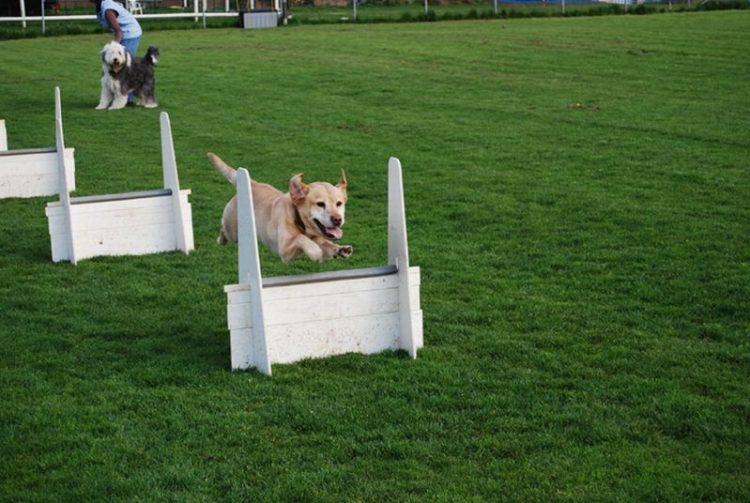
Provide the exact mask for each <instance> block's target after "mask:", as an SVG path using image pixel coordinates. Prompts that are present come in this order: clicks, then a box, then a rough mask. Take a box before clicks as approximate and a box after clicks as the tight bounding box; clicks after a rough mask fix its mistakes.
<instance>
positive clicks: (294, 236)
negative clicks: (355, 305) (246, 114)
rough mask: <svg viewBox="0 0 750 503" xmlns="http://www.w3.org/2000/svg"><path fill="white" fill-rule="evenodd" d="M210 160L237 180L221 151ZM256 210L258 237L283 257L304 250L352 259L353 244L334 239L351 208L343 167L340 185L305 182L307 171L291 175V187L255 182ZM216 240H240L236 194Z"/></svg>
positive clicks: (325, 256) (316, 255) (322, 257)
mask: <svg viewBox="0 0 750 503" xmlns="http://www.w3.org/2000/svg"><path fill="white" fill-rule="evenodd" d="M208 159H209V160H210V161H211V164H213V165H214V167H215V168H216V169H217V170H218V171H219V173H221V174H222V175H224V177H225V178H226V179H227V180H229V182H230V183H231V184H232V185H234V184H235V183H236V178H237V172H236V170H235V169H234V168H232V167H231V166H229V165H227V163H225V162H224V161H222V160H221V159H220V158H219V157H218V156H217V155H215V154H212V153H209V154H208ZM252 191H253V210H254V211H255V227H256V232H257V233H258V239H260V241H261V242H263V244H264V245H266V246H267V247H268V249H269V250H271V251H272V252H273V253H274V254H276V255H278V256H279V258H281V260H282V261H283V262H285V263H286V262H289V261H290V260H292V259H293V258H295V257H297V256H299V255H300V254H302V253H304V254H305V255H307V256H308V257H310V258H311V259H312V260H315V261H318V262H319V261H322V260H328V259H332V258H337V257H344V258H348V257H350V256H351V254H352V251H353V249H352V247H351V246H347V245H344V246H339V245H337V244H335V243H333V242H332V240H339V239H341V237H342V236H343V231H342V230H341V226H342V225H344V210H345V207H346V174H345V173H344V170H343V169H342V170H341V180H340V181H339V183H338V184H337V185H331V184H330V183H327V182H313V183H311V184H309V185H308V184H305V183H303V182H302V174H299V175H296V176H294V177H292V178H291V179H290V180H289V192H288V193H286V194H284V193H283V192H281V191H280V190H277V189H275V188H274V187H272V186H270V185H268V184H265V183H258V182H256V181H253V182H252ZM217 242H218V243H219V244H221V245H224V244H226V243H227V242H233V243H236V242H237V196H234V197H233V198H232V199H231V200H230V201H229V202H228V203H227V205H226V206H225V207H224V213H223V215H222V217H221V230H220V232H219V238H218V239H217Z"/></svg>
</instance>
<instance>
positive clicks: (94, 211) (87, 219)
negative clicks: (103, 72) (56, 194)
mask: <svg viewBox="0 0 750 503" xmlns="http://www.w3.org/2000/svg"><path fill="white" fill-rule="evenodd" d="M160 123H161V154H162V156H161V157H162V169H163V171H164V188H163V189H158V190H149V191H143V192H127V193H122V194H108V195H102V196H83V197H70V195H69V194H68V191H67V190H65V187H66V185H65V184H66V181H65V177H64V176H63V177H62V184H63V185H62V187H61V188H60V201H58V202H53V203H49V204H48V205H47V210H46V213H47V219H48V222H49V234H50V239H51V243H52V260H53V261H54V262H60V261H64V260H67V261H70V262H72V263H73V264H75V263H76V262H77V261H78V260H81V259H85V258H90V257H97V256H100V255H145V254H149V253H159V252H164V251H173V250H182V251H183V252H184V253H188V252H190V250H192V249H193V248H194V245H193V217H192V213H191V209H190V203H189V202H188V195H189V194H190V190H180V183H179V179H178V178H177V162H176V160H175V155H174V145H173V143H172V129H171V126H170V123H169V116H168V115H167V113H166V112H162V113H161V116H160ZM57 131H58V135H59V138H60V142H62V128H61V126H60V123H59V122H58V123H57Z"/></svg>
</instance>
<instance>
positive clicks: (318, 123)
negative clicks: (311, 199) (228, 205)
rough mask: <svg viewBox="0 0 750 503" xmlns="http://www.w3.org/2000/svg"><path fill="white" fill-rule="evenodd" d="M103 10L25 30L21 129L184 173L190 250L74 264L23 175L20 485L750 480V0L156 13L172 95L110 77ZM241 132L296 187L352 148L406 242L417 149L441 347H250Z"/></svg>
mask: <svg viewBox="0 0 750 503" xmlns="http://www.w3.org/2000/svg"><path fill="white" fill-rule="evenodd" d="M107 39H108V36H107V35H106V34H96V35H81V36H61V37H55V38H47V39H42V38H38V39H30V40H12V41H5V42H0V118H3V119H5V120H6V124H7V128H8V136H9V146H10V147H11V148H27V147H38V146H45V145H51V144H53V143H54V132H53V87H54V86H55V85H59V86H60V87H61V88H62V96H63V116H64V122H65V133H66V140H67V143H68V145H69V146H73V147H75V148H76V182H77V187H78V190H77V191H76V195H86V194H106V193H110V192H123V191H131V190H141V189H153V188H156V187H158V186H159V184H160V183H161V170H160V152H159V139H158V113H159V111H168V112H169V114H170V116H171V119H172V127H173V132H174V136H175V150H176V154H177V161H178V165H179V168H180V178H181V184H182V186H183V187H185V188H190V189H192V195H191V199H190V200H191V203H192V208H193V223H194V232H195V241H196V250H195V251H194V252H193V253H191V254H190V255H188V256H185V255H182V254H180V253H168V254H161V255H152V256H143V257H117V258H97V259H93V260H85V261H82V262H81V263H79V265H78V266H72V265H70V264H67V263H62V264H53V263H52V262H51V260H50V249H49V237H48V234H47V222H46V219H45V216H44V207H45V205H46V203H47V201H49V200H53V199H54V198H47V199H45V198H37V199H26V200H21V199H6V200H1V201H0V403H2V407H0V500H2V501H12V502H22V501H89V500H98V501H118V500H128V501H132V500H141V501H169V500H173V501H224V500H226V501H331V502H334V501H446V502H448V501H450V502H453V501H497V500H511V501H523V502H527V501H544V502H546V501H675V502H683V501H698V500H708V501H737V502H741V501H748V500H750V448H749V447H748V446H749V445H750V398H748V397H749V396H750V339H749V336H750V329H749V327H750V247H749V246H748V245H749V244H750V238H749V236H750V172H749V171H748V161H749V160H750V155H749V153H750V136H749V135H748V132H749V131H750V92H748V90H749V89H748V82H750V12H748V11H735V12H716V13H690V14H664V15H653V16H617V17H600V18H552V19H524V20H520V19H519V20H501V21H470V22H450V23H448V22H444V23H410V24H366V25H328V26H296V27H287V28H284V29H276V30H260V31H243V30H239V29H215V30H191V31H163V32H159V31H147V33H146V35H145V37H144V40H143V42H142V46H143V48H145V47H146V46H147V45H149V44H154V45H158V46H159V47H160V49H161V54H162V58H161V63H160V66H159V67H158V70H157V76H158V87H157V95H158V97H159V99H160V104H161V106H160V108H159V109H156V110H145V109H141V108H128V109H126V110H122V111H118V112H101V111H96V110H94V106H95V105H96V104H97V102H98V95H99V89H98V87H99V82H98V80H99V59H98V58H99V55H98V51H99V49H100V48H101V46H102V45H103V44H104V43H105V42H106V41H107ZM209 150H211V151H214V152H217V153H218V154H220V155H221V156H222V157H224V158H225V159H226V160H227V161H228V162H230V163H232V164H235V165H242V166H246V167H248V168H250V169H251V172H252V174H253V176H254V177H255V178H257V179H260V180H264V181H267V182H269V183H272V184H274V185H276V186H278V187H284V186H285V184H286V181H287V180H288V178H289V177H290V176H291V175H292V174H295V173H297V172H299V171H304V172H305V175H306V177H307V179H309V180H314V179H327V180H336V179H337V178H336V177H337V176H338V170H339V168H341V167H344V168H345V169H346V170H347V176H348V181H349V191H350V192H349V204H348V211H347V224H346V226H345V239H344V242H345V243H347V244H352V245H353V246H354V250H355V252H354V256H353V257H352V258H351V259H350V260H349V261H336V262H329V263H326V264H312V263H310V262H309V261H307V260H298V261H295V262H293V263H291V264H290V265H283V264H281V263H280V261H278V259H275V258H274V257H272V256H271V255H270V254H268V253H264V254H263V256H262V260H263V270H264V274H266V275H282V274H296V273H302V272H308V271H325V270H331V269H336V268H350V267H351V268H353V267H365V266H372V265H380V264H382V263H383V262H384V261H385V254H386V223H385V220H386V163H387V160H388V157H389V156H397V157H399V158H400V159H401V161H402V164H403V166H404V183H405V191H406V211H407V221H408V226H409V238H410V243H409V244H410V251H411V262H412V264H414V265H419V266H421V268H422V299H421V300H422V306H423V309H424V334H425V347H424V349H422V350H421V351H420V353H419V357H418V359H417V360H415V361H412V360H410V359H408V358H407V357H405V356H404V355H403V354H400V353H390V354H383V355H377V356H359V355H346V356H342V357H336V358H331V359H327V360H314V361H307V362H303V363H300V364H294V365H277V366H275V367H274V377H273V378H272V379H271V378H267V377H264V376H262V375H260V374H258V373H256V372H234V373H233V372H230V371H229V339H228V332H227V329H226V298H225V295H224V292H223V286H224V285H225V284H229V283H234V282H235V281H236V272H237V256H236V248H235V247H226V248H224V247H219V246H218V245H216V244H215V242H214V240H215V238H216V234H217V231H218V224H219V219H220V215H221V211H222V208H223V205H224V203H225V202H226V201H227V200H228V199H229V197H231V195H232V192H233V188H232V187H231V186H229V185H228V184H227V183H226V181H225V180H224V179H223V178H222V177H221V176H220V175H219V174H218V173H216V172H215V171H214V170H213V169H212V168H211V167H210V165H209V164H208V162H207V160H206V159H205V154H206V152H207V151H209Z"/></svg>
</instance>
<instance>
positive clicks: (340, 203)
mask: <svg viewBox="0 0 750 503" xmlns="http://www.w3.org/2000/svg"><path fill="white" fill-rule="evenodd" d="M342 204H344V203H342V202H341V201H339V202H337V203H336V207H337V208H339V207H341V205H342Z"/></svg>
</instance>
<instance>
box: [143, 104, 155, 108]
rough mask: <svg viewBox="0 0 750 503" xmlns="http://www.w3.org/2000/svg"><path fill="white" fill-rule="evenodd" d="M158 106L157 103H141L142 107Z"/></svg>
mask: <svg viewBox="0 0 750 503" xmlns="http://www.w3.org/2000/svg"><path fill="white" fill-rule="evenodd" d="M158 106H159V104H158V103H146V104H145V105H143V108H156V107H158Z"/></svg>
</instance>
